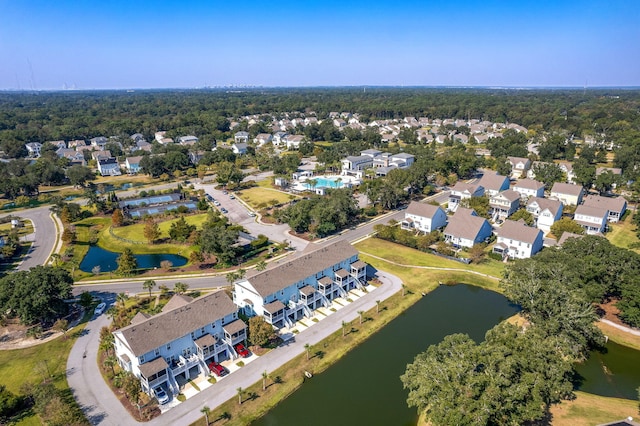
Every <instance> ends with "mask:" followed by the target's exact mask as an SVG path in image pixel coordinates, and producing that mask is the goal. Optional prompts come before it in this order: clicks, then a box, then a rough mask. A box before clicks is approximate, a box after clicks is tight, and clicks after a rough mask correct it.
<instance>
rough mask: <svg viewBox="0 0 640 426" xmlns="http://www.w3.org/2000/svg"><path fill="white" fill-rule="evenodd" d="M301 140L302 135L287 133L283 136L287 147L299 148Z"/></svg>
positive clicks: (302, 140)
mask: <svg viewBox="0 0 640 426" xmlns="http://www.w3.org/2000/svg"><path fill="white" fill-rule="evenodd" d="M302 142H304V136H303V135H287V136H286V138H285V143H286V144H287V149H299V148H300V144H301V143H302Z"/></svg>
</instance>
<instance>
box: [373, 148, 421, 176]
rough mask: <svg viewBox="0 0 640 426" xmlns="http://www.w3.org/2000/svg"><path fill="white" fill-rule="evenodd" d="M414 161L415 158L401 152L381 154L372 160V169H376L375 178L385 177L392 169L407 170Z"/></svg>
mask: <svg viewBox="0 0 640 426" xmlns="http://www.w3.org/2000/svg"><path fill="white" fill-rule="evenodd" d="M414 161H415V156H414V155H412V154H407V153H404V152H401V153H399V154H391V153H389V152H383V153H382V154H378V155H376V156H375V157H374V158H373V167H374V168H375V169H376V176H386V175H387V174H388V173H389V172H390V171H391V170H393V169H407V168H409V167H411V165H412V164H413V163H414Z"/></svg>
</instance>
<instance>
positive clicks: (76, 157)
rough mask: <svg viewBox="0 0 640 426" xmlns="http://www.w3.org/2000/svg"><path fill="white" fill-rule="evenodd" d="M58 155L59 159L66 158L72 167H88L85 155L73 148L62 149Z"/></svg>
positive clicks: (57, 152) (58, 151)
mask: <svg viewBox="0 0 640 426" xmlns="http://www.w3.org/2000/svg"><path fill="white" fill-rule="evenodd" d="M56 155H57V156H58V157H59V158H66V159H67V160H69V162H70V163H71V164H70V165H72V166H76V165H78V166H86V165H87V162H86V161H85V159H84V154H83V153H82V152H78V151H76V150H75V149H71V148H60V149H58V150H57V151H56Z"/></svg>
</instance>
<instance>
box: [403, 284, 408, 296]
mask: <svg viewBox="0 0 640 426" xmlns="http://www.w3.org/2000/svg"><path fill="white" fill-rule="evenodd" d="M406 289H407V286H406V285H404V284H402V297H404V291H405V290H406Z"/></svg>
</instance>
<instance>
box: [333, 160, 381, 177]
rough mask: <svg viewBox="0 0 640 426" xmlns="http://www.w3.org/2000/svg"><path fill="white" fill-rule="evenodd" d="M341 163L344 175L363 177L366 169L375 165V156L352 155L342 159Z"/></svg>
mask: <svg viewBox="0 0 640 426" xmlns="http://www.w3.org/2000/svg"><path fill="white" fill-rule="evenodd" d="M340 163H342V171H341V174H342V175H345V176H347V175H350V176H355V177H357V178H359V179H362V177H363V176H364V171H365V170H366V169H369V168H371V167H373V158H371V157H370V156H368V155H350V156H348V157H347V158H343V159H342V160H340Z"/></svg>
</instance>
